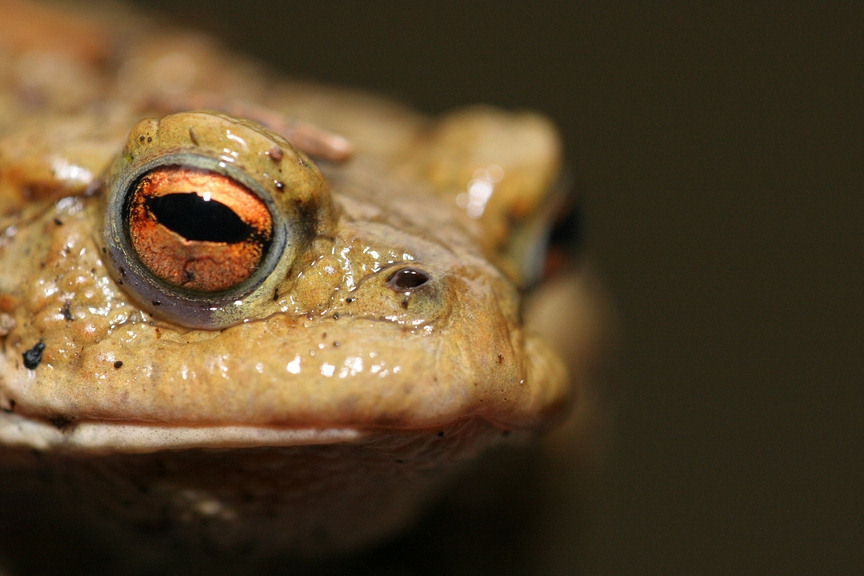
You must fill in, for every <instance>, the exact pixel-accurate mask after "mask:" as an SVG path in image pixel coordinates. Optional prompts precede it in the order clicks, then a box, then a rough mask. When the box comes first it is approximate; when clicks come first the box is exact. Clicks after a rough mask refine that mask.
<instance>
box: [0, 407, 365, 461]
mask: <svg viewBox="0 0 864 576" xmlns="http://www.w3.org/2000/svg"><path fill="white" fill-rule="evenodd" d="M363 436H364V433H363V432H362V431H360V430H358V429H356V428H288V427H276V426H236V425H205V426H193V425H170V424H162V423H138V422H135V423H129V422H110V421H106V422H98V421H78V422H74V423H70V424H68V425H65V426H62V427H58V426H57V425H56V424H52V423H51V422H50V421H46V420H42V419H35V418H28V417H26V416H23V415H19V414H10V413H0V446H6V447H18V448H21V449H29V450H38V451H56V452H65V453H70V454H71V453H80V454H93V455H98V454H108V453H111V454H116V453H125V454H134V453H139V454H140V453H148V452H161V451H163V450H184V449H195V448H203V449H231V448H259V447H290V446H310V445H324V444H338V443H346V442H353V441H357V440H359V439H361V438H362V437H363Z"/></svg>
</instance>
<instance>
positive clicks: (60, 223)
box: [54, 218, 63, 226]
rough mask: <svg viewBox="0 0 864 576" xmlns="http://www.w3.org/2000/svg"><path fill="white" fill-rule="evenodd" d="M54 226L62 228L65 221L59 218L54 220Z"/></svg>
mask: <svg viewBox="0 0 864 576" xmlns="http://www.w3.org/2000/svg"><path fill="white" fill-rule="evenodd" d="M54 224H56V225H57V226H62V225H63V221H62V220H60V219H59V218H54Z"/></svg>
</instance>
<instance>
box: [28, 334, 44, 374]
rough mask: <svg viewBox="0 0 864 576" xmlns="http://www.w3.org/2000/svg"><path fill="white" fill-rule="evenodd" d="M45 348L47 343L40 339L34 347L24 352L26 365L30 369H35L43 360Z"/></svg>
mask: <svg viewBox="0 0 864 576" xmlns="http://www.w3.org/2000/svg"><path fill="white" fill-rule="evenodd" d="M43 350H45V343H44V342H43V341H42V340H40V341H39V342H37V343H36V345H35V346H33V348H31V349H29V350H27V351H26V352H24V354H22V356H23V357H24V367H25V368H27V369H28V370H35V369H36V367H37V366H39V363H40V362H42V351H43Z"/></svg>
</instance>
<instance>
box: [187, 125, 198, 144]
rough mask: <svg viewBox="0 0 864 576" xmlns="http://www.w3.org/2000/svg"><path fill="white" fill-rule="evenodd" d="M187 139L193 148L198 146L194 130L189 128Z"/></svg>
mask: <svg viewBox="0 0 864 576" xmlns="http://www.w3.org/2000/svg"><path fill="white" fill-rule="evenodd" d="M189 139H190V140H192V143H193V144H195V146H198V134H197V133H196V132H195V128H189Z"/></svg>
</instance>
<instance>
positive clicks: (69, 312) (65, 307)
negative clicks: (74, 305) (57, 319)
mask: <svg viewBox="0 0 864 576" xmlns="http://www.w3.org/2000/svg"><path fill="white" fill-rule="evenodd" d="M63 319H64V320H66V321H68V322H71V321H72V320H74V319H75V318H74V317H73V316H72V310H71V309H70V308H69V302H63Z"/></svg>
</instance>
